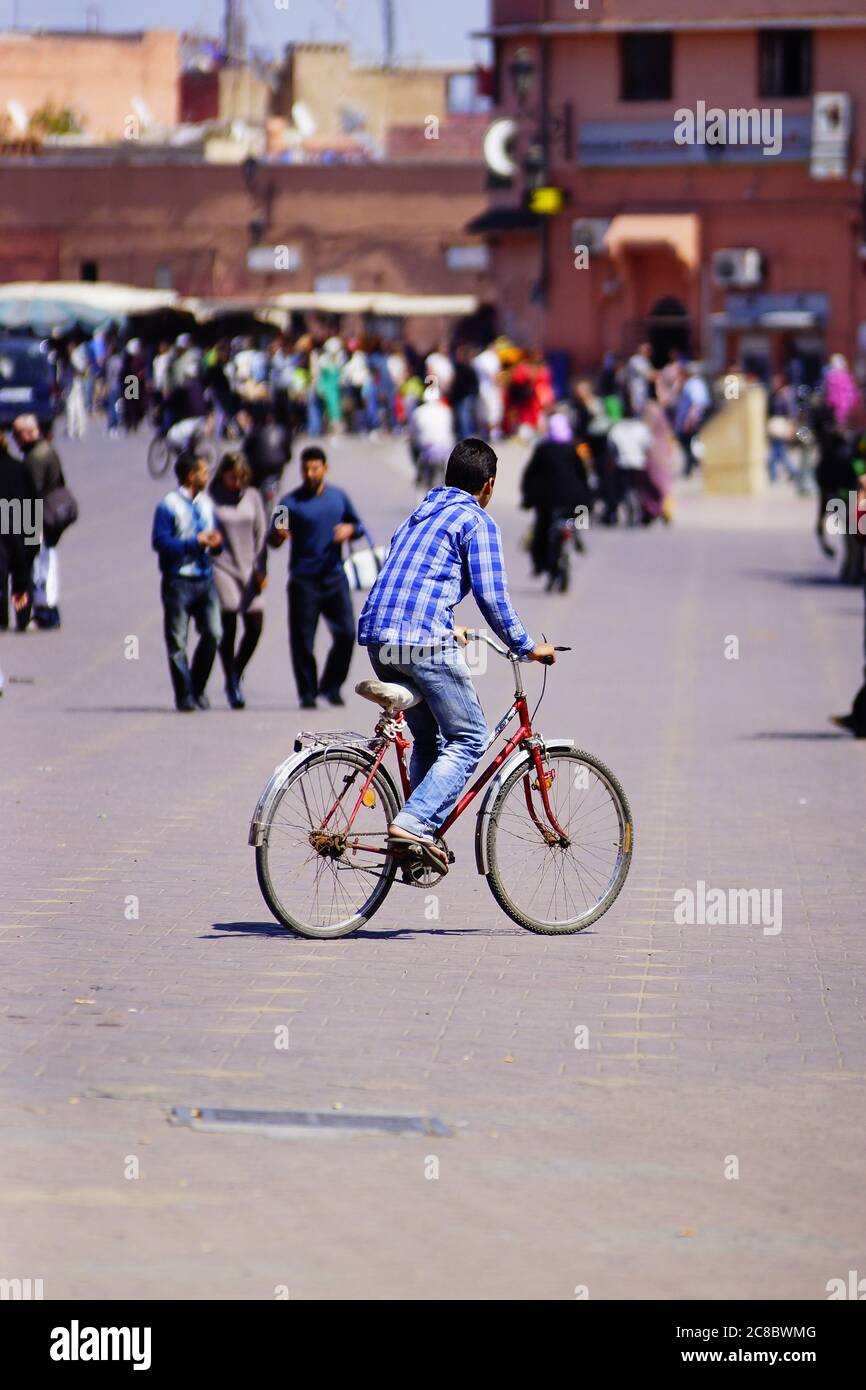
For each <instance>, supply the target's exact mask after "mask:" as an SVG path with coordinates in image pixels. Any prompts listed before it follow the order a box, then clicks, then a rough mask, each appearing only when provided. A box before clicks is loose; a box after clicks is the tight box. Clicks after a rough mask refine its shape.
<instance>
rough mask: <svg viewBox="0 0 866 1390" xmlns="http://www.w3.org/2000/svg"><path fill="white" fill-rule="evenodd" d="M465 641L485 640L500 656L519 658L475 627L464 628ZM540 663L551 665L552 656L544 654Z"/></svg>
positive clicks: (512, 659)
mask: <svg viewBox="0 0 866 1390" xmlns="http://www.w3.org/2000/svg"><path fill="white" fill-rule="evenodd" d="M466 641H467V642H486V643H487V645H488V647H492V648H493V650H494V651H495V652H498V653H499V655H500V656H507V657H508V660H509V661H520V659H521V658H520V657H519V656H515V655H514V652H510V651H508V649H507V647H502V646H500V644H499V643H498V642H494V640H493V638H492V637H488V636H487V633H486V632H478V631H477V629H475V628H467V629H466ZM553 650H554V651H555V652H570V651H571V647H554V649H553ZM541 664H542V665H543V666H552V665H553V657H552V656H546V657H544V658H543V661H542V663H541Z"/></svg>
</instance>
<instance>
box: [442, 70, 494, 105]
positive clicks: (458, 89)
mask: <svg viewBox="0 0 866 1390" xmlns="http://www.w3.org/2000/svg"><path fill="white" fill-rule="evenodd" d="M483 86H484V81H483V80H482V78H481V76H480V74H479V73H478V72H477V71H476V72H452V73H449V74H448V99H447V107H448V115H449V116H480V115H482V114H483V113H484V112H485V111H489V110H490V106H491V98H490V94H489V93H488V92H485V91H483V90H482V88H483Z"/></svg>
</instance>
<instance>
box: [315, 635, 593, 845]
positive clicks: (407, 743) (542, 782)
mask: <svg viewBox="0 0 866 1390" xmlns="http://www.w3.org/2000/svg"><path fill="white" fill-rule="evenodd" d="M485 640H486V641H487V643H488V645H489V646H492V647H493V648H494V650H495V651H498V652H500V653H501V654H502V655H506V656H508V659H509V660H510V661H511V664H512V666H513V668H514V682H515V689H514V702H513V704H512V705H511V707H510V709H509V710H508V711H507V713H506V714H504V715H503V716H502V718H501V719H500V721H499V723H498V724H497V725H496V728H495V729H494V730H493V732H492V733H491V735H490V737H489V739H488V740H487V747H488V748H490V747H491V745H492V744H493V742H494V740H495V739H496V738H497V737H498V736H499V734H500V733H501V732H502V730H503V729H504V728H505V727H506V725H507V724H509V723H510V722H511V720H512V719H513V718H515V717H517V718H518V719H519V721H520V724H519V727H518V729H517V731H516V732H515V733H514V734H513V735H512V736H511V737H510V738H509V739H508V740H507V741H506V743H505V744H504V746H503V747H502V748H501V749H500V750H499V752H498V753H497V755H496V757H495V758H494V759H493V761H492V762H491V763H489V764H488V765H487V767H486V768H485V769H484V771H483V772H482V773H481V775H480V776H479V777H478V778H476V780H475V781H474V782H473V783H472V785H471V786H470V787H469V788H468V789H467V790H466V791H465V792H464V793H463V795H462V796H461V797H460V800H459V801H458V802H457V805H456V806H455V807H454V810H453V811H452V812H451V814H450V815H449V816H448V817H447V819H446V820H445V821H444V822H443V824H442V825H441V826H440V828H439V832H438V833H439V836H444V835H445V834H446V833H447V832H448V831H449V830H450V829H451V827H452V825H453V824H454V822H455V821H456V820H457V819H458V817H459V816H462V814H463V812H464V811H465V810H466V808H467V807H468V806H470V805H471V804H472V802H473V801H474V800H475V798H476V796H477V795H478V793H479V792H480V791H482V790H483V789H484V787H485V786H486V785H487V783H488V782H489V781H490V779H491V778H492V777H493V776H495V774H496V773H497V772H498V771H499V769H500V767H501V766H502V764H503V763H504V762H505V761H506V759H507V758H510V757H511V755H512V753H514V752H515V751H516V750H517V749H518V748H520V747H523V748H524V749H525V750H526V751H527V752H528V753H529V755H530V757H531V759H532V765H533V766H534V768H535V773H536V780H535V786H536V789H537V790H538V791H539V792H540V794H541V802H542V805H543V807H544V814H545V816H546V817H547V820H548V822H549V824H550V826H551V827H552V829H548V828H547V827H546V826H545V825H544V824H543V823H542V821H541V820H540V819H539V817H538V815H537V814H536V810H535V806H534V805H533V801H532V785H531V784H530V781H529V772H528V771H527V774H526V776H525V777H524V783H523V791H524V796H525V798H526V808H527V811H528V812H529V815H530V817H531V819H532V821H533V822H534V824H535V826H536V828H537V829H538V831H539V832H540V834H541V835H542V838H543V839H545V840H546V841H547V842H548V843H553V842H555V841H558V842H559V843H561V844H563V845H567V844H568V843H569V839H568V836H567V835H566V834H565V832H564V831H563V830H562V828H561V826H560V825H559V823H558V822H557V820H556V817H555V816H554V814H553V810H552V808H551V805H550V800H549V798H548V794H547V793H548V790H549V785H550V784H549V782H548V780H547V776H546V774H545V771H544V763H543V761H542V757H541V752H540V748H541V747H542V746H543V745H542V743H541V740H540V739H539V738H538V737H537V735H535V734H533V732H532V720H531V718H530V714H529V706H528V704H527V699H526V693H525V691H524V689H523V676H522V673H521V671H520V663H519V661H518V658H517V657H515V656H513V655H512V654H511V653H510V652H505V651H504V649H503V648H501V647H498V646H496V645H495V644H494V643H493V642H491V641H490V639H489V638H486V639H485ZM405 728H406V721H405V718H404V716H403V713H402V711H401V712H398V713H396V714H392V715H388V714H383V715H382V717H381V718H380V720H379V722H378V724H377V725H376V733H377V735H378V736H379V740H380V746H379V747H378V748H377V750H376V755H375V758H374V760H373V763H372V766H371V767H370V770H369V773H368V774H367V778H366V781H365V782H364V785H363V787H362V788H361V791H360V794H359V796H358V799H357V801H356V802H355V805H354V808H353V810H352V814H351V816H350V817H349V819H348V824H347V826H346V832H344V833H347V832H348V831H350V830H351V828H352V825H353V824H354V821H355V817H356V816H357V814H358V811H359V809H360V807H361V805H362V803H363V800H364V797H365V795H366V794H367V792H368V790H369V788H370V784H371V783H372V781H373V778H374V777H375V775H376V773H377V771H378V769H379V767H380V765H381V763H382V761H383V759H384V757H385V754H386V752H387V750H388V746H389V744H391V743H393V744H394V745H395V746H396V749H397V764H398V766H399V769H400V782H401V785H402V789H403V799H404V801H406V800H408V798H409V795H410V792H411V785H410V781H409V769H408V767H407V766H406V753H407V751H408V749H409V748H411V746H412V743H411V739H408V738H407V737H406V735H405V732H404V730H405ZM339 804H340V798H339V797H338V798H337V801H336V802H335V803H334V805H333V806H332V807H331V810H330V811H329V812H328V814H327V816H326V817H325V820H324V821H323V823H322V826H321V827H320V828H321V829H324V828H325V826H326V825H327V823H328V821H329V820H330V819H331V816H332V815H333V814H334V812H335V811H336V809H337V807H338V806H339ZM354 843H355V842H353V841H347V846H348V847H352V845H353V844H354ZM356 847H360V846H356ZM365 848H366V849H367V851H368V852H375V853H378V854H388V853H390V851H388V850H387V849H381V850H380V849H378V848H376V847H374V846H370V845H367V846H365Z"/></svg>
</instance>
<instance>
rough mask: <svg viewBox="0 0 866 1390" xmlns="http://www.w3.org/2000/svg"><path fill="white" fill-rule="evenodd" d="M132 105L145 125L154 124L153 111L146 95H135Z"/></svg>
mask: <svg viewBox="0 0 866 1390" xmlns="http://www.w3.org/2000/svg"><path fill="white" fill-rule="evenodd" d="M130 106H131V107H132V109H133V111H134V112H135V114H136V116H137V117H138V119H139V120H140V122H141V124H142V125H143V126H148V125H153V112H152V111H151V109H150V107H149V106H148V104H147V102H146V101H145V99H144V97H133V98H132V101H131V102H130Z"/></svg>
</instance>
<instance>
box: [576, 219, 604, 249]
mask: <svg viewBox="0 0 866 1390" xmlns="http://www.w3.org/2000/svg"><path fill="white" fill-rule="evenodd" d="M610 222H611V219H610V218H609V217H579V218H577V220H576V221H574V222H572V224H571V244H572V247H575V248H576V247H578V246H585V247H586V249H587V251H589V253H590V255H599V254H600V253H601V252H603V251H604V249H605V246H604V238H605V235H606V234H607V229H608V227H609V226H610Z"/></svg>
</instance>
